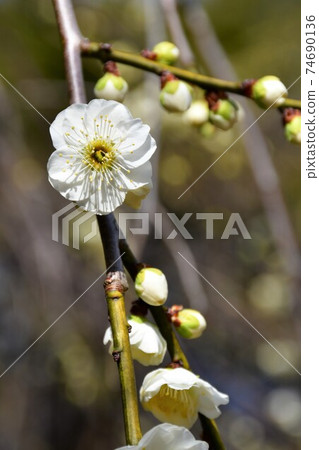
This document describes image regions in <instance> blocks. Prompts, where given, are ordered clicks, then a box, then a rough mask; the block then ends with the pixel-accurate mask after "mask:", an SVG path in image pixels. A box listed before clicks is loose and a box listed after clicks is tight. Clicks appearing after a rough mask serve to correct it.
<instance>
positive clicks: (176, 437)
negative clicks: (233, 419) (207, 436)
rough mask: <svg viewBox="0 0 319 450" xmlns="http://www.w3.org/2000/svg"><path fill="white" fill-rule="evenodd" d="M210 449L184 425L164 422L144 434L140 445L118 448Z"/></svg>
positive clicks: (140, 449)
mask: <svg viewBox="0 0 319 450" xmlns="http://www.w3.org/2000/svg"><path fill="white" fill-rule="evenodd" d="M127 449H131V450H163V449H165V450H208V444H207V442H204V441H197V440H196V439H195V438H194V436H193V435H192V433H191V432H190V431H188V430H187V429H186V428H184V427H177V426H176V425H171V424H170V423H162V424H161V425H157V426H156V427H154V428H152V429H151V430H149V431H148V432H147V433H145V434H144V436H143V437H142V439H141V440H140V442H139V443H138V445H127V446H126V447H121V448H118V449H116V450H127Z"/></svg>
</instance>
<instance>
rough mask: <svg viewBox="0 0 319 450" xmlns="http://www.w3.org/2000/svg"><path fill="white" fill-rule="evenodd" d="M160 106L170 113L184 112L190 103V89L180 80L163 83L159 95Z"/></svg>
mask: <svg viewBox="0 0 319 450" xmlns="http://www.w3.org/2000/svg"><path fill="white" fill-rule="evenodd" d="M160 102H161V104H162V106H163V107H164V108H165V109H167V111H170V112H184V111H186V110H187V109H188V108H189V107H190V105H191V103H192V87H191V86H190V85H189V84H187V83H185V82H184V81H180V80H175V79H174V80H170V81H167V82H166V83H165V85H164V86H163V87H162V90H161V93H160Z"/></svg>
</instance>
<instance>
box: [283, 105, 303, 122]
mask: <svg viewBox="0 0 319 450" xmlns="http://www.w3.org/2000/svg"><path fill="white" fill-rule="evenodd" d="M297 116H301V111H300V109H295V108H285V109H284V110H283V113H282V121H283V124H284V125H286V123H289V122H291V121H292V120H293V119H294V118H295V117H297Z"/></svg>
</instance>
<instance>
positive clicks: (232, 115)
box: [206, 91, 238, 131]
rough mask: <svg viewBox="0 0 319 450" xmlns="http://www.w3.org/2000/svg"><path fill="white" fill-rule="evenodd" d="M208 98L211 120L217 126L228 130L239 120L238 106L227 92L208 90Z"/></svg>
mask: <svg viewBox="0 0 319 450" xmlns="http://www.w3.org/2000/svg"><path fill="white" fill-rule="evenodd" d="M206 100H207V102H208V106H209V121H210V122H211V123H212V124H213V125H215V127H217V128H220V129H221V130H224V131H227V130H229V129H230V128H231V127H232V126H233V125H234V123H236V122H237V120H238V117H237V111H238V106H237V104H236V103H235V102H234V101H233V100H231V99H229V98H228V96H227V94H226V93H225V92H221V91H210V92H207V93H206Z"/></svg>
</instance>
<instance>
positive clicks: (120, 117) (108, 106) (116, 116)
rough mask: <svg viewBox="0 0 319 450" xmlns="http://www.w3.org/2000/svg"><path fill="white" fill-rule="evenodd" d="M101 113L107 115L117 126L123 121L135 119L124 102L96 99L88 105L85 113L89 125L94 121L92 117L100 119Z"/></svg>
mask: <svg viewBox="0 0 319 450" xmlns="http://www.w3.org/2000/svg"><path fill="white" fill-rule="evenodd" d="M101 115H107V116H108V118H109V120H111V121H112V123H113V125H114V126H117V125H118V124H119V123H120V122H121V121H131V120H133V117H132V114H131V113H130V111H129V110H128V109H127V107H126V106H124V105H122V103H118V102H115V101H114V100H103V99H94V100H91V101H90V103H88V105H87V109H86V113H85V123H86V125H89V124H91V123H92V118H93V120H94V119H98V118H99V116H101Z"/></svg>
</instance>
